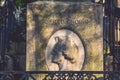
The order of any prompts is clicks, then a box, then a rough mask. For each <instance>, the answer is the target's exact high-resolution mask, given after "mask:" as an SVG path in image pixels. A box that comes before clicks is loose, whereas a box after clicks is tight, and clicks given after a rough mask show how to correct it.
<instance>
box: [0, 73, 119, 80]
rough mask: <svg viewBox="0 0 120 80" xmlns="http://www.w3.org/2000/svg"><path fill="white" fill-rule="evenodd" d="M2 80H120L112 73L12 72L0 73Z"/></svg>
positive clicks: (117, 74)
mask: <svg viewBox="0 0 120 80" xmlns="http://www.w3.org/2000/svg"><path fill="white" fill-rule="evenodd" d="M0 80H120V72H113V71H112V72H110V71H25V72H24V71H23V72H22V71H11V72H5V71H4V72H0Z"/></svg>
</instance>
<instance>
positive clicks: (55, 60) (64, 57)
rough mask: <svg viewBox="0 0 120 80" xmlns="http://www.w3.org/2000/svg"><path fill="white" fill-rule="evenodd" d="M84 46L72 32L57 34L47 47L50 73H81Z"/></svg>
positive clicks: (60, 31) (61, 31) (64, 31)
mask: <svg viewBox="0 0 120 80" xmlns="http://www.w3.org/2000/svg"><path fill="white" fill-rule="evenodd" d="M84 56H85V51H84V46H83V43H82V41H81V39H80V38H79V37H78V35H77V34H76V33H74V32H73V31H71V30H67V29H62V30H59V31H57V32H55V33H54V34H53V35H52V36H51V38H50V39H49V42H48V44H47V47H46V62H47V65H48V70H50V71H58V70H60V71H68V70H73V71H79V70H81V69H82V67H83V63H84Z"/></svg>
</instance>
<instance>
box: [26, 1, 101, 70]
mask: <svg viewBox="0 0 120 80" xmlns="http://www.w3.org/2000/svg"><path fill="white" fill-rule="evenodd" d="M102 16H103V12H102V6H101V5H99V4H94V3H90V2H57V1H53V2H52V1H37V2H34V3H30V4H28V6H27V57H26V70H27V71H40V70H50V71H51V70H52V71H54V70H55V71H58V70H65V71H66V70H67V71H68V70H73V71H76V70H77V71H81V70H82V71H102V70H103V19H102ZM65 33H66V34H65ZM63 37H64V38H63ZM59 42H60V43H59ZM68 44H69V45H68ZM56 45H59V46H57V47H56ZM63 45H64V46H65V47H64V46H63ZM73 45H74V47H76V48H74V47H73ZM61 46H62V47H61ZM71 46H72V47H71ZM54 49H55V50H54ZM52 51H53V53H52ZM58 54H59V55H58ZM52 55H53V56H54V57H53V56H52ZM71 55H72V57H71ZM56 59H57V60H56ZM64 60H65V61H64ZM66 60H68V61H66ZM70 61H71V62H70ZM62 62H64V63H62ZM58 64H60V65H61V66H62V68H61V66H59V65H58ZM64 64H65V65H68V66H65V65H64ZM71 64H74V65H71ZM75 67H76V68H75ZM77 67H78V68H77ZM67 68H69V69H67Z"/></svg>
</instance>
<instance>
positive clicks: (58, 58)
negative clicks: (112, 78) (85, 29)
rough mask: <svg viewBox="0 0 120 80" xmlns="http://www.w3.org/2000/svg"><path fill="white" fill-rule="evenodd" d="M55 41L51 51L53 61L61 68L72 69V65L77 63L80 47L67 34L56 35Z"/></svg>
mask: <svg viewBox="0 0 120 80" xmlns="http://www.w3.org/2000/svg"><path fill="white" fill-rule="evenodd" d="M55 41H56V44H55V45H54V47H53V49H52V51H51V54H52V62H53V63H55V64H57V65H58V67H59V70H71V69H70V67H71V66H72V65H73V64H74V63H76V58H77V57H76V56H77V53H78V47H77V46H76V44H74V42H72V41H71V40H70V39H69V37H67V36H63V37H62V38H61V37H55ZM66 65H68V66H66Z"/></svg>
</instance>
